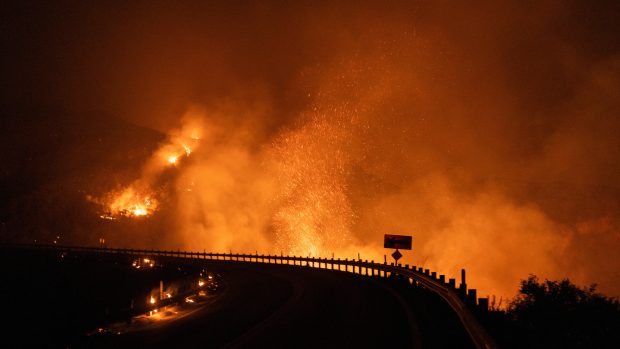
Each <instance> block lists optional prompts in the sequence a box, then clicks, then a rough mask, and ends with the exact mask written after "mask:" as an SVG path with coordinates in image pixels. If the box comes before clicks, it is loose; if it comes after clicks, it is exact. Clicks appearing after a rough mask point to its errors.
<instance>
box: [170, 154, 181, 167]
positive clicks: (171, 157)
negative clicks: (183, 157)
mask: <svg viewBox="0 0 620 349" xmlns="http://www.w3.org/2000/svg"><path fill="white" fill-rule="evenodd" d="M178 158H179V157H178V156H176V155H171V156H169V157H168V163H169V164H172V165H174V164H176V163H177V160H178Z"/></svg>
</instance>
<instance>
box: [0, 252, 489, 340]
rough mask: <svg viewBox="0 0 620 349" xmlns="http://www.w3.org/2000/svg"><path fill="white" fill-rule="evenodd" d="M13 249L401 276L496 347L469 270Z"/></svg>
mask: <svg viewBox="0 0 620 349" xmlns="http://www.w3.org/2000/svg"><path fill="white" fill-rule="evenodd" d="M5 247H10V248H12V249H29V250H42V251H52V252H58V253H72V254H101V255H108V256H114V255H117V256H135V257H140V258H147V257H148V258H158V259H165V260H183V261H186V262H192V263H198V264H202V265H227V266H231V267H234V266H235V265H238V266H240V265H256V266H260V265H265V266H267V265H282V266H288V267H292V268H304V269H314V270H330V271H340V272H342V273H349V274H354V275H357V276H361V277H375V278H377V277H379V278H388V277H391V276H393V275H399V276H400V277H402V278H405V279H407V280H408V281H409V283H410V284H412V285H415V286H420V287H423V288H424V289H427V290H430V291H431V292H433V293H434V294H436V295H437V296H439V297H440V298H441V299H442V300H443V301H444V302H445V303H446V304H447V305H448V306H449V307H450V308H451V309H452V310H453V312H454V313H455V314H456V315H457V316H458V319H459V320H460V323H461V324H462V326H463V328H464V329H465V330H466V332H467V334H468V335H469V337H470V339H471V341H472V343H473V344H474V345H475V347H477V348H479V349H491V348H496V344H495V343H494V341H493V339H492V338H491V337H490V336H489V335H488V333H487V332H486V330H485V329H484V328H483V326H481V324H480V323H479V321H478V319H477V318H476V316H475V315H474V313H484V312H487V311H488V299H487V298H477V294H476V290H475V289H467V284H466V280H465V270H462V272H461V274H462V275H461V283H460V284H459V285H458V286H457V285H456V280H455V279H454V278H450V279H447V280H446V277H445V276H444V275H437V273H436V272H431V271H430V270H429V269H424V268H422V267H416V266H410V265H407V264H405V265H401V264H395V263H389V264H388V263H387V262H384V263H376V262H374V261H368V260H361V259H357V260H354V259H340V258H319V257H302V256H284V255H280V256H278V255H264V254H258V253H256V254H239V253H213V252H206V251H202V252H199V251H166V250H147V249H127V248H108V247H81V246H59V245H10V246H5Z"/></svg>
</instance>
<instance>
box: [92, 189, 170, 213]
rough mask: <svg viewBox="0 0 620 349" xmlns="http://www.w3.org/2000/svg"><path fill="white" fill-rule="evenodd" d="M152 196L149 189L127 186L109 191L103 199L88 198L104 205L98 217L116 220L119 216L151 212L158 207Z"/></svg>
mask: <svg viewBox="0 0 620 349" xmlns="http://www.w3.org/2000/svg"><path fill="white" fill-rule="evenodd" d="M153 197H154V195H153V193H151V192H150V191H146V190H141V191H139V190H136V189H135V188H134V187H133V186H129V187H127V188H125V189H124V190H121V191H114V192H110V193H109V194H107V195H106V196H105V197H104V198H103V199H96V198H92V197H88V198H89V199H90V200H91V201H93V202H95V203H98V204H100V205H102V206H103V207H104V210H105V213H103V214H101V215H100V216H99V217H100V218H102V219H105V220H116V219H117V218H118V217H120V216H124V217H130V218H140V217H145V216H149V215H151V214H153V213H154V212H155V211H156V210H157V207H158V201H157V200H155V199H154V198H153Z"/></svg>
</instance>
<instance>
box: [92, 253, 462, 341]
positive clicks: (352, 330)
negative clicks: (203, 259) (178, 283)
mask: <svg viewBox="0 0 620 349" xmlns="http://www.w3.org/2000/svg"><path fill="white" fill-rule="evenodd" d="M207 264H208V266H209V265H210V266H211V269H212V270H214V271H217V272H218V273H220V274H221V275H222V276H223V278H224V280H225V281H226V283H227V286H226V291H225V292H224V293H223V294H222V295H220V296H219V298H218V299H216V300H215V301H214V302H213V303H210V304H209V305H207V306H205V307H203V308H201V309H200V310H198V311H196V312H194V313H192V314H191V315H189V316H186V317H183V318H181V319H178V320H175V321H173V322H170V323H166V324H164V325H162V326H158V327H157V328H153V329H149V330H143V331H140V332H132V333H125V334H122V335H120V336H115V337H112V338H108V340H107V341H106V343H101V344H102V345H103V346H105V347H132V348H181V347H182V348H222V347H224V348H245V347H252V348H255V347H265V348H293V347H294V348H350V347H358V348H396V347H397V348H421V347H425V348H428V347H436V348H443V347H459V348H467V347H472V344H471V342H470V340H469V338H468V336H467V334H466V333H465V331H464V329H463V328H462V326H461V325H460V323H459V320H458V319H457V317H456V315H455V314H454V313H453V312H452V311H450V309H449V308H448V307H447V305H445V304H444V302H443V301H441V300H438V299H436V297H435V298H434V297H433V295H432V294H431V293H430V292H426V291H424V290H422V289H413V288H412V287H410V286H408V285H404V284H397V283H396V284H394V283H388V282H387V281H385V280H380V279H374V278H369V277H364V276H359V275H353V274H348V273H344V272H337V271H329V270H317V269H311V268H299V267H291V266H286V265H269V266H267V265H256V264H250V263H248V264H243V263H234V264H227V263H217V262H211V263H209V262H207Z"/></svg>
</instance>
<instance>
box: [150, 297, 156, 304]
mask: <svg viewBox="0 0 620 349" xmlns="http://www.w3.org/2000/svg"><path fill="white" fill-rule="evenodd" d="M149 303H150V304H155V297H153V296H151V299H150V300H149Z"/></svg>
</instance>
